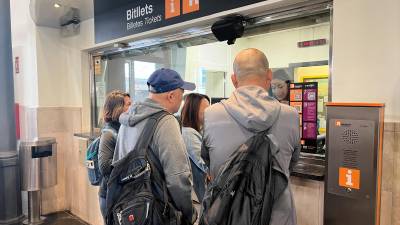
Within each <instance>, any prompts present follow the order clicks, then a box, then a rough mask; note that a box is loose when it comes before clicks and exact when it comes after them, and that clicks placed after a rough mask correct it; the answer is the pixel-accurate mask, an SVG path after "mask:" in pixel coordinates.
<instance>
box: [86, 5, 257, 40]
mask: <svg viewBox="0 0 400 225" xmlns="http://www.w3.org/2000/svg"><path fill="white" fill-rule="evenodd" d="M262 1H263V0H246V1H238V0H112V1H111V0H94V25H95V39H96V43H101V42H104V41H109V40H113V39H117V38H121V37H125V36H129V35H133V34H138V33H141V32H145V31H149V30H153V29H157V28H160V27H165V26H169V25H172V24H176V23H181V22H185V21H189V20H193V19H197V18H201V17H204V16H208V15H211V14H215V13H219V12H222V11H226V10H231V9H235V8H239V7H243V6H246V5H251V4H254V3H258V2H262ZM264 1H265V0H264Z"/></svg>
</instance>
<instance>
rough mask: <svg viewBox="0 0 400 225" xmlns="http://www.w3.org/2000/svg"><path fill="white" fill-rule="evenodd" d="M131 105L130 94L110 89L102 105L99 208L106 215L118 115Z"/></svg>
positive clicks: (118, 125)
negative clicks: (108, 183) (101, 177)
mask: <svg viewBox="0 0 400 225" xmlns="http://www.w3.org/2000/svg"><path fill="white" fill-rule="evenodd" d="M130 105H131V101H130V96H129V94H127V93H124V92H122V91H112V92H111V93H109V94H108V95H107V98H106V100H105V102H104V107H103V115H102V118H103V124H104V126H103V129H102V130H101V137H100V144H99V169H100V173H101V175H102V176H103V179H102V180H101V184H100V189H99V201H100V210H101V214H102V215H103V218H105V217H106V215H105V214H106V213H105V211H106V195H107V181H108V177H109V175H110V174H111V170H112V166H111V163H112V159H113V155H114V150H115V144H116V142H117V134H118V130H119V127H120V126H121V124H120V123H119V116H120V115H121V114H122V113H123V112H126V111H127V110H128V108H129V106H130Z"/></svg>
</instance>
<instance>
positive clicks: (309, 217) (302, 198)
mask: <svg viewBox="0 0 400 225" xmlns="http://www.w3.org/2000/svg"><path fill="white" fill-rule="evenodd" d="M291 183H292V186H291V187H292V192H293V197H294V201H295V206H296V213H297V223H298V224H299V225H322V217H323V209H321V205H322V204H323V203H322V202H323V182H318V181H312V180H307V179H300V178H297V177H291ZM321 190H322V191H321ZM321 194H322V195H321Z"/></svg>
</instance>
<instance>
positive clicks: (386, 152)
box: [382, 131, 395, 191]
mask: <svg viewBox="0 0 400 225" xmlns="http://www.w3.org/2000/svg"><path fill="white" fill-rule="evenodd" d="M394 148H395V133H394V132H389V131H388V132H385V133H384V140H383V159H382V189H383V190H384V191H392V188H393V186H392V184H393V178H394Z"/></svg>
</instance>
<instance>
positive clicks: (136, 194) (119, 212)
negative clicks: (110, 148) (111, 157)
mask: <svg viewBox="0 0 400 225" xmlns="http://www.w3.org/2000/svg"><path fill="white" fill-rule="evenodd" d="M166 115H169V114H168V113H167V112H164V111H163V112H160V113H157V114H155V115H153V116H151V117H150V118H149V120H148V122H147V123H146V125H145V126H144V130H143V132H142V134H141V135H140V137H139V139H138V142H137V144H136V146H135V148H134V149H133V150H132V151H130V152H129V154H128V155H127V156H125V157H124V158H123V159H121V160H119V161H118V162H116V164H115V165H113V166H114V168H113V170H112V172H111V175H110V177H109V180H108V183H107V187H108V191H107V198H106V201H107V216H106V223H107V225H128V224H129V225H144V224H146V225H163V224H168V225H180V224H182V213H181V212H180V211H178V210H177V209H176V208H175V207H174V206H173V204H171V201H170V199H171V198H170V197H169V193H168V190H167V187H166V183H165V176H164V173H163V169H162V167H161V164H160V162H159V160H158V159H157V158H156V157H155V155H154V153H153V151H151V150H150V149H149V144H150V142H151V140H152V137H153V135H154V132H155V129H156V127H157V124H158V122H159V121H160V120H161V119H162V118H163V117H164V116H166Z"/></svg>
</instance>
